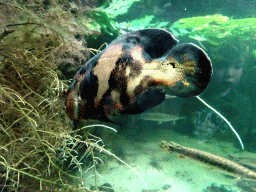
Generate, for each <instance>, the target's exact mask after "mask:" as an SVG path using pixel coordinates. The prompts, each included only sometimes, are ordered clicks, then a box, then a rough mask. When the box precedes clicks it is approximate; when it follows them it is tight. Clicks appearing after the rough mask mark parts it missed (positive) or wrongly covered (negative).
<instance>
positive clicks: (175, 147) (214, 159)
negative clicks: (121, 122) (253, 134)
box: [159, 141, 256, 180]
mask: <svg viewBox="0 0 256 192" xmlns="http://www.w3.org/2000/svg"><path fill="white" fill-rule="evenodd" d="M159 146H160V147H161V148H162V149H163V150H165V151H166V152H169V153H172V152H177V153H179V154H181V155H184V156H187V157H190V158H192V159H195V160H197V161H199V162H201V163H205V164H207V165H210V166H212V167H214V168H218V169H219V170H221V171H225V172H226V173H228V174H231V175H233V176H234V175H235V176H238V177H240V178H243V179H250V180H256V172H254V171H252V170H250V169H248V168H246V167H244V166H242V165H239V164H237V163H235V162H233V161H230V160H228V159H226V158H223V157H221V156H217V155H214V154H211V153H208V152H205V151H201V150H198V149H193V148H188V147H184V146H181V145H179V144H177V143H175V142H172V141H171V142H170V143H168V142H167V141H162V142H161V143H160V145H159Z"/></svg>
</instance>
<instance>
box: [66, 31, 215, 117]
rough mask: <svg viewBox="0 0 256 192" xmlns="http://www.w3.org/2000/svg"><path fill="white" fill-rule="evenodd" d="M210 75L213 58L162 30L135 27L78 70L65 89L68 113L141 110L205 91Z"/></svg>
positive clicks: (107, 114) (110, 113)
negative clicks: (167, 97)
mask: <svg viewBox="0 0 256 192" xmlns="http://www.w3.org/2000/svg"><path fill="white" fill-rule="evenodd" d="M211 74H212V65H211V60H210V58H209V57H208V55H207V54H206V53H205V52H204V51H203V50H202V49H201V48H199V47H198V46H197V45H194V44H192V43H185V44H178V40H177V39H176V38H174V37H173V35H172V34H171V33H170V32H168V31H166V30H163V29H157V28H156V29H142V30H137V31H131V32H128V33H126V34H124V35H122V36H120V37H118V38H117V39H116V40H114V41H113V42H112V43H111V44H109V45H108V46H107V47H106V48H105V49H104V50H103V51H101V52H100V53H98V54H97V55H95V56H94V57H93V58H91V59H90V60H89V61H88V62H87V63H86V64H85V65H83V66H82V67H81V68H80V69H79V70H78V72H77V73H76V75H75V76H74V78H73V80H72V83H71V84H70V86H69V88H68V89H67V90H66V91H65V94H66V95H67V96H66V111H67V113H68V114H69V116H71V117H72V118H73V119H76V120H86V119H98V120H102V121H109V117H110V116H113V115H119V114H121V115H123V114H139V113H141V112H143V111H146V110H148V109H150V108H152V107H154V106H156V105H159V104H160V103H162V102H163V101H164V100H165V98H166V95H167V92H168V94H171V95H175V96H179V97H191V96H196V95H199V94H201V93H202V92H203V91H204V90H205V89H206V87H207V85H208V83H209V81H210V78H211Z"/></svg>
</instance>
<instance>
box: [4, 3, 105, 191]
mask: <svg viewBox="0 0 256 192" xmlns="http://www.w3.org/2000/svg"><path fill="white" fill-rule="evenodd" d="M45 2H46V1H14V0H13V1H1V2H0V18H1V22H0V133H1V134H0V183H1V185H0V190H3V191H4V190H6V191H39V190H44V191H57V190H63V191H91V190H90V188H89V186H85V185H83V182H82V176H83V177H84V176H85V175H86V174H83V175H82V173H86V170H88V169H89V168H90V167H87V166H84V167H82V166H81V163H82V162H81V161H80V160H81V159H80V158H79V157H78V156H77V153H78V151H79V150H80V149H82V148H84V150H83V153H82V154H80V157H83V156H86V155H88V154H89V153H90V154H92V155H93V156H94V158H84V161H87V162H89V163H95V162H96V161H100V160H99V157H97V156H96V149H99V148H97V147H98V145H97V143H96V142H97V141H98V140H95V137H94V138H93V136H91V135H89V132H84V134H82V135H81V134H78V133H77V132H75V131H74V130H73V127H74V125H73V122H72V121H71V120H70V118H69V117H68V115H67V114H66V111H65V109H64V104H63V103H64V99H63V98H62V92H63V90H64V89H65V88H67V83H68V80H66V79H68V78H69V75H70V74H72V73H74V71H76V70H77V67H80V66H81V65H82V64H83V63H84V62H86V61H87V60H88V58H89V52H90V51H91V50H90V49H88V48H87V47H86V42H85V40H84V39H83V38H81V39H78V38H76V36H77V35H78V34H80V36H86V37H87V36H90V35H94V34H97V33H96V32H95V31H94V30H91V29H90V28H89V27H88V26H87V24H89V23H90V22H91V21H92V20H93V19H92V18H88V17H87V16H86V15H88V14H89V13H90V11H91V9H89V8H88V9H81V8H79V7H75V8H76V9H77V11H76V13H74V12H73V11H72V10H74V6H70V3H69V2H68V1H58V0H56V1H55V0H52V1H48V4H47V5H45ZM71 9H72V10H71ZM77 15H79V18H78V17H77ZM79 21H81V22H79ZM65 66H66V67H65ZM67 66H68V67H67ZM67 68H68V69H67ZM65 69H66V70H65ZM61 70H62V71H61ZM105 127H106V126H105ZM81 138H82V139H81ZM84 138H85V140H83V139H84ZM71 146H72V147H71ZM94 149H95V150H94ZM100 150H103V148H102V146H101V148H100ZM105 152H106V151H105ZM108 154H109V153H108ZM89 163H85V165H89ZM75 169H77V170H78V173H80V175H79V174H78V173H76V174H75V173H74V170H75ZM96 171H97V170H96V169H95V172H94V174H95V175H96V174H97V172H96ZM95 185H97V183H96V184H95Z"/></svg>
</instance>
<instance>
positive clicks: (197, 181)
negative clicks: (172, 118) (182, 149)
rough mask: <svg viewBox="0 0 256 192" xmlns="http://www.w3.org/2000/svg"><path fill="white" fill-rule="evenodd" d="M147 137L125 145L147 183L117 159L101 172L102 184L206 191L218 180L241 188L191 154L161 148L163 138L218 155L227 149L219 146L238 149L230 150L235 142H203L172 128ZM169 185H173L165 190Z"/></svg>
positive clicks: (119, 191)
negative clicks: (188, 155) (192, 157)
mask: <svg viewBox="0 0 256 192" xmlns="http://www.w3.org/2000/svg"><path fill="white" fill-rule="evenodd" d="M145 138H146V139H147V142H133V143H132V144H131V145H130V146H125V147H124V153H125V159H124V161H125V162H126V163H128V164H129V165H130V166H131V167H132V168H134V169H135V170H136V171H137V172H138V173H139V174H140V175H141V177H142V178H143V180H144V182H145V184H143V181H142V180H141V179H140V177H139V176H138V175H137V174H136V173H135V172H133V171H132V170H131V169H130V168H128V167H127V166H125V165H123V164H120V163H118V161H117V160H114V159H113V160H111V161H108V162H107V163H106V165H105V167H104V169H103V170H102V171H100V172H99V174H100V175H101V176H102V177H98V185H102V184H104V183H109V184H111V185H112V187H113V189H114V191H115V192H146V188H147V189H149V192H203V190H204V189H206V187H208V186H211V185H212V184H213V183H215V184H217V185H221V184H224V185H233V187H232V189H233V190H235V191H237V192H239V191H241V190H239V189H237V188H236V187H235V186H234V184H235V182H236V180H235V179H234V178H232V177H227V176H226V175H224V174H223V173H222V172H219V171H218V170H215V169H210V168H209V167H208V166H206V165H204V164H202V163H198V162H196V161H194V160H191V159H189V158H187V157H186V158H179V157H178V155H177V154H175V153H166V152H164V151H162V150H161V149H160V147H159V143H160V142H161V140H167V141H175V142H177V143H179V144H181V145H184V146H187V147H192V148H197V149H200V150H205V151H208V152H211V153H214V154H221V153H223V155H222V156H224V154H225V151H223V149H222V151H220V150H219V148H218V145H224V146H225V145H227V146H226V148H227V151H229V153H232V150H234V148H233V149H230V147H232V145H230V146H228V144H227V143H220V142H213V143H211V144H205V143H203V144H202V143H199V142H198V141H197V140H196V139H190V138H188V137H186V136H180V135H178V134H177V133H173V132H172V131H170V130H164V131H162V132H161V133H158V135H156V133H154V134H153V135H152V136H150V135H148V136H147V137H146V135H145ZM87 174H88V173H87ZM84 184H85V186H90V185H91V186H92V185H94V178H92V177H91V178H89V179H87V180H84ZM145 185H146V186H145ZM166 185H170V186H171V187H170V188H169V189H163V187H164V186H166Z"/></svg>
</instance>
